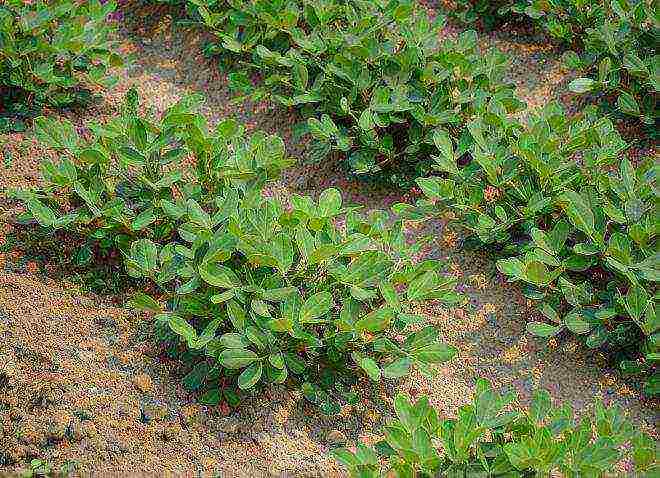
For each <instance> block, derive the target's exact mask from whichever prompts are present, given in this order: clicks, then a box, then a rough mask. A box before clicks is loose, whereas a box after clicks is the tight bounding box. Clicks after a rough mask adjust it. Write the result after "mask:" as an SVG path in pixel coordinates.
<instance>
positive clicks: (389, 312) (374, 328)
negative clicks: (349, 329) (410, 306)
mask: <svg viewBox="0 0 660 478" xmlns="http://www.w3.org/2000/svg"><path fill="white" fill-rule="evenodd" d="M395 315H396V314H395V311H394V310H393V309H392V308H391V307H387V306H385V307H381V308H379V309H376V310H373V311H371V312H369V313H368V314H367V315H365V316H364V317H362V318H361V319H360V320H358V321H357V322H356V323H355V330H357V331H358V332H362V331H365V330H367V331H369V332H378V331H380V330H385V329H386V328H387V327H389V325H390V322H391V321H392V319H393V318H394V317H395Z"/></svg>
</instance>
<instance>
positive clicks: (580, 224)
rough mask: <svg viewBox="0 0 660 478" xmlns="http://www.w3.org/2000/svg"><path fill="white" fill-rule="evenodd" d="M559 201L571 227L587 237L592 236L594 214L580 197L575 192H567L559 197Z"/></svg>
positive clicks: (593, 231)
mask: <svg viewBox="0 0 660 478" xmlns="http://www.w3.org/2000/svg"><path fill="white" fill-rule="evenodd" d="M560 200H561V201H562V206H563V207H564V210H565V211H566V215H567V216H568V218H569V219H570V221H571V222H572V223H573V225H574V226H575V227H577V228H578V229H580V230H581V231H582V232H584V233H586V234H587V235H588V236H590V237H591V236H593V235H594V233H595V230H594V213H593V212H592V211H591V207H590V206H589V205H588V204H587V202H586V201H585V200H584V199H583V198H582V196H581V195H579V194H578V193H576V192H575V191H570V190H568V191H566V192H565V193H564V194H562V195H561V197H560Z"/></svg>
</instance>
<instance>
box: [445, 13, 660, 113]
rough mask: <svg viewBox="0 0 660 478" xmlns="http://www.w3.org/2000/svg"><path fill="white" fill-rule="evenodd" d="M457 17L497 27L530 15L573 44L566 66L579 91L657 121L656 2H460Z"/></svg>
mask: <svg viewBox="0 0 660 478" xmlns="http://www.w3.org/2000/svg"><path fill="white" fill-rule="evenodd" d="M452 12H453V16H454V17H455V18H458V19H459V20H460V21H462V22H465V23H473V22H474V20H475V19H477V18H481V19H485V20H484V23H486V25H487V26H488V27H490V28H492V27H493V26H494V25H495V24H496V23H497V22H498V19H501V18H502V17H504V16H511V15H512V14H513V15H514V16H516V15H517V16H518V17H527V18H529V19H530V20H531V21H532V22H533V23H534V24H535V25H538V26H540V27H541V28H542V29H543V30H544V31H545V32H547V34H548V35H549V36H550V37H551V38H552V39H553V40H555V41H557V42H558V43H560V44H563V45H565V46H572V47H574V50H575V51H569V52H568V53H566V55H565V63H566V65H567V66H568V67H569V68H570V69H572V70H574V71H576V72H578V73H579V74H580V77H579V78H577V79H576V80H574V81H573V82H572V83H571V84H570V85H569V88H570V89H571V91H573V92H575V93H581V94H582V93H591V94H601V95H603V96H604V97H605V98H606V99H607V100H611V106H612V107H614V106H615V107H616V110H617V111H619V112H620V113H622V114H623V115H627V116H632V117H636V118H638V119H639V120H640V121H641V122H642V123H644V124H647V125H654V124H655V122H656V120H657V117H658V112H657V96H658V82H659V79H658V61H659V60H658V55H657V53H656V49H657V41H658V40H657V39H658V34H659V30H658V28H659V24H658V14H657V4H655V3H654V2H653V1H651V0H562V1H546V0H509V1H487V0H486V1H485V0H470V1H467V0H465V1H459V2H458V5H457V6H454V9H453V10H452Z"/></svg>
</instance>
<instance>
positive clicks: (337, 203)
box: [318, 188, 341, 218]
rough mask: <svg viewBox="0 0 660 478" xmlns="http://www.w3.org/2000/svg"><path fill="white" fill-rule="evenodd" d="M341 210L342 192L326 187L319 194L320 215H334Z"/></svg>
mask: <svg viewBox="0 0 660 478" xmlns="http://www.w3.org/2000/svg"><path fill="white" fill-rule="evenodd" d="M340 210H341V193H340V192H339V191H338V190H336V189H334V188H330V189H326V190H325V191H323V192H322V193H321V195H320V196H319V209H318V211H319V215H320V216H321V217H327V218H330V217H334V216H336V215H337V214H339V212H340Z"/></svg>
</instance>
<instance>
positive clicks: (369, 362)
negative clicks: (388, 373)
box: [351, 352, 380, 382]
mask: <svg viewBox="0 0 660 478" xmlns="http://www.w3.org/2000/svg"><path fill="white" fill-rule="evenodd" d="M351 357H352V358H353V361H354V362H355V363H356V364H358V365H359V366H360V368H361V369H362V370H364V371H365V372H366V374H367V375H368V376H369V378H370V379H371V380H373V381H374V382H380V368H379V367H378V364H377V363H376V362H375V361H374V360H373V359H372V358H369V357H366V356H364V355H362V354H360V353H357V352H353V353H352V354H351Z"/></svg>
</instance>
